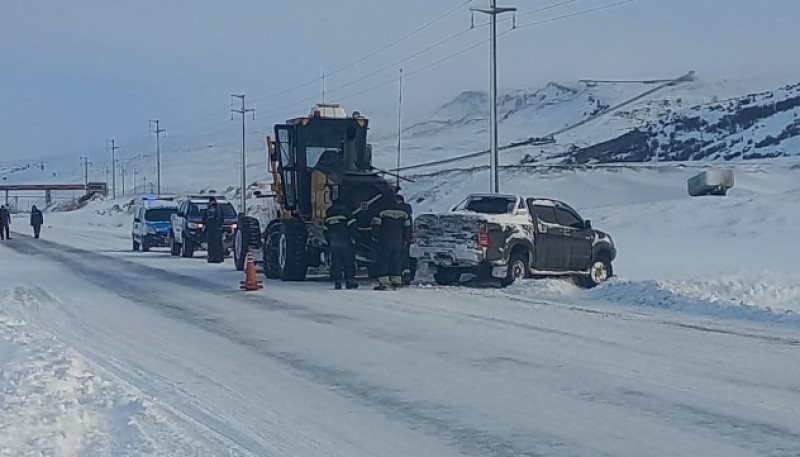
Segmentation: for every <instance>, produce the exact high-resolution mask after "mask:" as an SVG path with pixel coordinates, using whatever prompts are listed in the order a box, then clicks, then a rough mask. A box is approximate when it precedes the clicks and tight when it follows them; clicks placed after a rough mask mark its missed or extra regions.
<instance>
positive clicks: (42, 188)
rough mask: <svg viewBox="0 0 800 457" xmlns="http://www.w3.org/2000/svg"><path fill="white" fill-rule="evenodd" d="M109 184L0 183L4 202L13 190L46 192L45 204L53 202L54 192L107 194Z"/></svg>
mask: <svg viewBox="0 0 800 457" xmlns="http://www.w3.org/2000/svg"><path fill="white" fill-rule="evenodd" d="M107 188H108V186H107V184H106V183H104V182H90V183H88V184H0V192H2V193H4V196H5V198H4V202H5V204H6V205H8V203H9V196H10V193H11V192H44V201H45V204H47V205H49V204H51V203H52V202H53V192H57V191H70V190H72V191H75V190H82V191H84V192H86V193H95V192H97V193H102V194H104V195H105V194H107Z"/></svg>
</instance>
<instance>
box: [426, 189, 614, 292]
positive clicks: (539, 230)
mask: <svg viewBox="0 0 800 457" xmlns="http://www.w3.org/2000/svg"><path fill="white" fill-rule="evenodd" d="M414 227H415V241H414V243H413V244H412V246H411V256H412V257H414V258H416V259H417V261H418V263H419V265H421V266H423V267H428V268H430V269H432V270H433V271H434V279H435V280H436V282H437V283H439V284H441V285H451V284H455V283H457V282H459V281H460V280H461V278H462V275H463V274H470V275H474V276H476V277H478V278H481V279H486V278H497V279H499V280H500V283H501V284H502V285H503V286H507V285H510V284H512V283H513V282H514V281H515V280H518V279H522V278H528V277H545V276H573V277H575V278H577V280H578V282H579V283H580V284H581V285H582V286H584V287H594V286H596V285H598V284H600V283H602V282H604V281H605V280H607V279H608V278H610V277H611V276H612V275H613V269H612V266H611V262H612V261H613V260H614V259H615V258H616V255H617V250H616V248H615V247H614V242H613V241H612V240H611V237H610V236H609V235H608V234H606V233H604V232H601V231H600V230H595V229H594V228H592V224H591V222H590V221H588V220H584V219H583V218H582V217H581V216H580V215H579V214H578V213H577V211H575V210H574V209H572V208H571V207H570V206H569V205H567V204H566V203H563V202H560V201H557V200H551V199H545V198H525V197H521V196H518V195H498V194H488V195H483V194H474V195H470V196H468V197H467V198H466V199H464V200H463V201H462V202H461V203H459V204H458V205H456V206H455V207H453V208H452V209H451V210H450V211H449V212H447V213H444V214H422V215H420V216H419V217H417V219H416V221H415V225H414Z"/></svg>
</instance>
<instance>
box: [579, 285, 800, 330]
mask: <svg viewBox="0 0 800 457" xmlns="http://www.w3.org/2000/svg"><path fill="white" fill-rule="evenodd" d="M790 281H792V282H789V283H776V281H775V279H772V280H771V282H769V283H762V282H754V281H753V280H752V279H744V280H735V279H716V280H706V281H701V280H698V281H670V280H662V281H657V280H648V281H629V280H621V281H611V282H609V283H608V284H604V285H602V286H601V287H598V288H596V289H593V290H591V291H588V292H587V293H586V296H587V298H590V299H594V300H603V301H606V302H612V303H619V304H623V305H633V306H644V307H650V308H659V309H668V310H672V311H680V312H688V313H691V314H698V315H704V316H713V317H719V318H725V319H745V320H750V321H755V322H765V323H774V324H782V325H788V326H792V327H795V328H799V329H800V275H796V276H795V277H793V278H790Z"/></svg>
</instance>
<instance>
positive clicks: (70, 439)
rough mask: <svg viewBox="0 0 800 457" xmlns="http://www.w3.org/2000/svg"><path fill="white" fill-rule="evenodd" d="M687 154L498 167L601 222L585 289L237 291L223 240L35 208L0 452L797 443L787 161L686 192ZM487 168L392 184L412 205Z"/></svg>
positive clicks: (10, 326) (126, 219)
mask: <svg viewBox="0 0 800 457" xmlns="http://www.w3.org/2000/svg"><path fill="white" fill-rule="evenodd" d="M697 171H698V170H697V169H695V168H678V167H657V168H636V169H628V168H622V169H615V170H613V171H609V170H593V171H589V170H584V171H558V172H548V173H542V172H532V171H530V170H506V171H504V174H503V177H502V182H503V190H504V191H507V192H519V193H523V194H526V195H545V196H550V197H555V198H561V199H563V200H566V201H568V202H569V203H571V204H573V205H574V206H575V207H576V208H577V209H578V210H579V211H580V212H581V213H582V214H583V215H584V216H585V217H588V218H591V219H592V220H593V223H594V225H595V226H596V227H598V228H600V229H603V230H607V231H608V232H609V233H610V234H611V235H612V236H613V237H614V240H615V243H616V244H617V246H618V249H619V257H618V261H617V262H616V264H615V267H616V273H617V274H618V275H619V277H618V278H615V279H614V280H612V281H611V282H609V283H608V284H605V285H603V286H601V287H598V288H596V289H594V290H588V291H587V290H582V289H578V288H577V287H575V286H574V285H572V284H571V283H569V282H567V281H558V280H552V281H527V282H523V283H521V284H517V285H514V286H512V287H510V288H507V289H490V290H484V289H472V288H466V287H455V288H437V287H429V286H418V287H412V288H409V289H406V290H402V291H398V292H389V293H386V292H384V293H381V292H373V291H371V290H363V289H362V290H357V291H343V292H341V293H337V294H334V293H332V292H330V286H329V284H327V283H326V282H322V281H315V280H312V281H309V282H306V283H302V284H296V283H281V282H276V281H266V283H265V288H264V289H263V290H261V291H259V292H255V293H244V292H240V291H238V290H237V286H238V281H239V280H240V279H241V274H240V273H237V272H235V271H234V270H233V266H232V265H231V263H230V261H229V262H227V263H226V264H223V265H209V264H207V263H206V262H205V261H204V259H202V258H198V259H194V260H187V259H179V258H173V257H171V256H169V254H168V252H166V251H164V250H155V251H154V252H150V253H134V252H131V250H130V246H131V243H130V238H129V236H130V235H129V233H130V222H131V221H130V219H131V217H132V216H131V215H130V214H128V213H126V212H125V211H124V210H119V211H118V210H112V208H113V207H114V205H117V206H118V207H120V208H123V207H124V204H125V203H126V202H125V201H123V200H119V201H117V202H109V201H105V202H102V201H100V202H92V203H90V204H89V205H88V206H87V207H85V208H83V209H81V210H78V211H73V212H65V213H47V214H46V215H45V218H46V226H45V228H44V231H43V238H44V239H42V240H32V239H30V238H29V237H26V236H24V235H18V236H16V237H15V239H14V240H11V241H10V242H8V241H6V242H3V243H0V261H2V262H3V265H9V266H11V265H13V267H10V268H6V269H5V270H4V276H3V286H2V287H1V289H3V293H2V296H0V297H2V298H0V364H2V376H0V383H2V385H0V389H2V390H1V392H3V394H2V397H0V409H2V418H0V424H1V425H2V428H1V429H0V430H2V431H0V455H59V456H60V455H76V456H95V455H137V456H138V455H158V456H162V455H163V456H167V455H169V456H173V455H236V456H238V455H246V456H256V455H258V456H272V455H275V456H279V455H280V456H283V455H302V456H314V455H326V456H330V455H341V456H345V455H346V456H361V455H364V456H366V455H370V456H375V455H385V456H395V455H396V456H417V455H419V456H423V455H437V456H438V455H442V456H444V455H480V456H489V455H490V456H510V455H555V456H562V455H563V456H567V455H571V456H572V455H581V456H596V455H614V456H642V455H657V456H673V455H674V456H684V455H704V456H705V455H708V456H716V455H725V456H740V455H741V456H756V455H796V454H798V453H799V452H800V445H798V443H800V428H798V422H797V420H796V419H797V417H800V390H798V388H797V382H796V380H797V379H800V371H798V370H800V365H798V364H797V363H794V360H797V355H798V353H797V350H798V348H800V318H798V316H800V314H798V312H800V302H799V299H800V275H799V274H798V273H797V272H796V271H795V268H794V258H795V257H796V255H793V254H792V253H793V252H795V253H796V252H797V247H796V245H795V244H796V243H793V242H792V240H793V239H794V236H795V235H794V234H795V233H796V227H798V225H799V224H800V200H798V196H799V195H798V192H800V179H799V178H800V167H797V166H795V165H794V164H793V163H792V162H786V161H784V162H770V163H767V164H761V165H757V164H751V165H746V166H741V167H737V169H736V173H737V174H736V179H737V184H736V187H735V189H734V191H732V192H731V193H730V194H729V196H727V197H722V198H715V197H708V198H694V199H692V198H689V197H688V196H687V195H686V189H685V185H686V184H685V182H686V178H687V177H689V176H691V175H692V174H693V173H696V172H697ZM485 179H486V173H485V172H482V171H469V172H451V173H447V174H443V175H438V176H435V177H419V178H418V179H417V182H416V183H414V184H413V185H409V186H407V187H406V188H405V190H404V192H405V193H406V194H407V195H408V196H409V197H410V200H412V202H413V203H414V205H415V207H416V208H415V210H416V213H417V214H419V213H420V212H422V211H427V210H431V209H435V210H440V209H442V208H446V207H448V206H449V205H451V204H453V203H455V202H456V201H457V200H458V199H459V198H460V197H461V196H463V194H464V193H466V192H470V191H481V190H483V189H484V187H485V182H484V181H485ZM24 222H25V221H24V220H16V221H15V222H14V224H13V227H14V229H15V230H17V231H22V232H23V233H24V232H25V228H26V227H25V224H24ZM200 257H202V253H201V254H200ZM364 286H367V284H364ZM36 451H40V452H41V454H37V453H36Z"/></svg>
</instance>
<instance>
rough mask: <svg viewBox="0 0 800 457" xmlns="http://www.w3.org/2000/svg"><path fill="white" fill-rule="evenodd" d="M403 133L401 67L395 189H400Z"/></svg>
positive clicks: (401, 70) (401, 75) (401, 72)
mask: <svg viewBox="0 0 800 457" xmlns="http://www.w3.org/2000/svg"><path fill="white" fill-rule="evenodd" d="M402 135H403V69H402V68H401V69H400V95H399V97H398V101H397V168H396V169H395V173H397V185H396V187H397V189H398V190H399V189H400V137H401V136H402Z"/></svg>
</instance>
